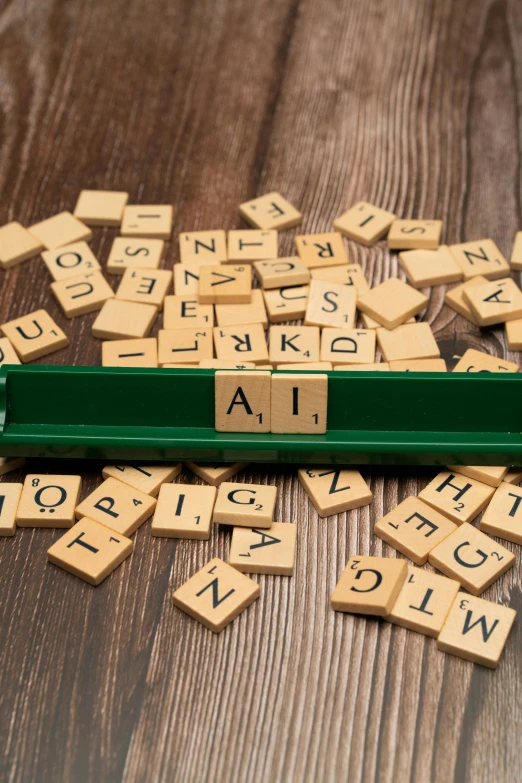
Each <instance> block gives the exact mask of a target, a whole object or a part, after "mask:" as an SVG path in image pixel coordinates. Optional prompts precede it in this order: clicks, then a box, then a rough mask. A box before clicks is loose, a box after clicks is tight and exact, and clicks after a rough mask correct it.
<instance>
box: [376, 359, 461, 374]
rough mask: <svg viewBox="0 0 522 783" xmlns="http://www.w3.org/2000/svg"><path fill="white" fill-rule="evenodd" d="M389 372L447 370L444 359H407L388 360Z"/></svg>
mask: <svg viewBox="0 0 522 783" xmlns="http://www.w3.org/2000/svg"><path fill="white" fill-rule="evenodd" d="M390 370H391V372H447V371H448V368H447V367H446V362H445V361H444V359H409V360H407V361H401V360H399V361H394V362H390Z"/></svg>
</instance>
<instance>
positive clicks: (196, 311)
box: [163, 294, 214, 329]
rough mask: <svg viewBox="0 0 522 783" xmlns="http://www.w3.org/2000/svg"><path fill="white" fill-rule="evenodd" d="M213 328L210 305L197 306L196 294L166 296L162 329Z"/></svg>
mask: <svg viewBox="0 0 522 783" xmlns="http://www.w3.org/2000/svg"><path fill="white" fill-rule="evenodd" d="M201 326H202V327H205V326H214V308H213V307H212V305H205V304H199V302H198V297H197V294H176V295H175V296H166V297H165V299H164V304H163V327H164V328H165V329H187V328H198V329H199V327H201Z"/></svg>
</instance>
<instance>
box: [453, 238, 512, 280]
mask: <svg viewBox="0 0 522 783" xmlns="http://www.w3.org/2000/svg"><path fill="white" fill-rule="evenodd" d="M450 251H451V252H452V254H453V255H454V257H455V260H456V262H457V264H458V265H459V266H460V268H461V269H462V273H463V275H464V280H469V278H470V277H476V276H477V275H483V276H484V277H486V278H487V279H488V280H497V279H498V278H499V277H506V275H508V274H509V264H508V262H507V261H506V259H505V258H504V256H503V255H502V253H501V252H500V250H499V249H498V247H497V246H496V244H495V243H494V242H493V240H492V239H478V240H476V241H475V242H463V243H462V244H460V245H450Z"/></svg>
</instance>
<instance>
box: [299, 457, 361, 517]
mask: <svg viewBox="0 0 522 783" xmlns="http://www.w3.org/2000/svg"><path fill="white" fill-rule="evenodd" d="M297 476H298V478H299V481H300V482H301V484H302V485H303V487H304V490H305V492H306V494H307V495H308V497H309V498H310V500H311V501H312V503H313V506H314V508H315V510H316V511H317V513H318V514H319V516H320V517H328V516H330V515H331V514H341V513H342V512H343V511H350V510H351V509H353V508H361V506H368V505H369V504H370V503H371V502H372V500H373V495H372V492H371V490H370V488H369V486H368V484H367V483H366V481H365V480H364V479H363V477H362V476H361V474H360V473H359V471H358V470H349V469H348V468H346V469H344V468H330V466H329V465H320V466H319V467H312V468H299V470H298V471H297Z"/></svg>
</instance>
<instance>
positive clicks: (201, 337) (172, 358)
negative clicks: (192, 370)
mask: <svg viewBox="0 0 522 783" xmlns="http://www.w3.org/2000/svg"><path fill="white" fill-rule="evenodd" d="M213 357H214V347H213V340H212V329H160V331H159V332H158V362H159V364H160V365H161V364H166V363H167V362H184V363H186V364H199V362H200V361H201V360H202V359H212V358H213Z"/></svg>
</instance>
